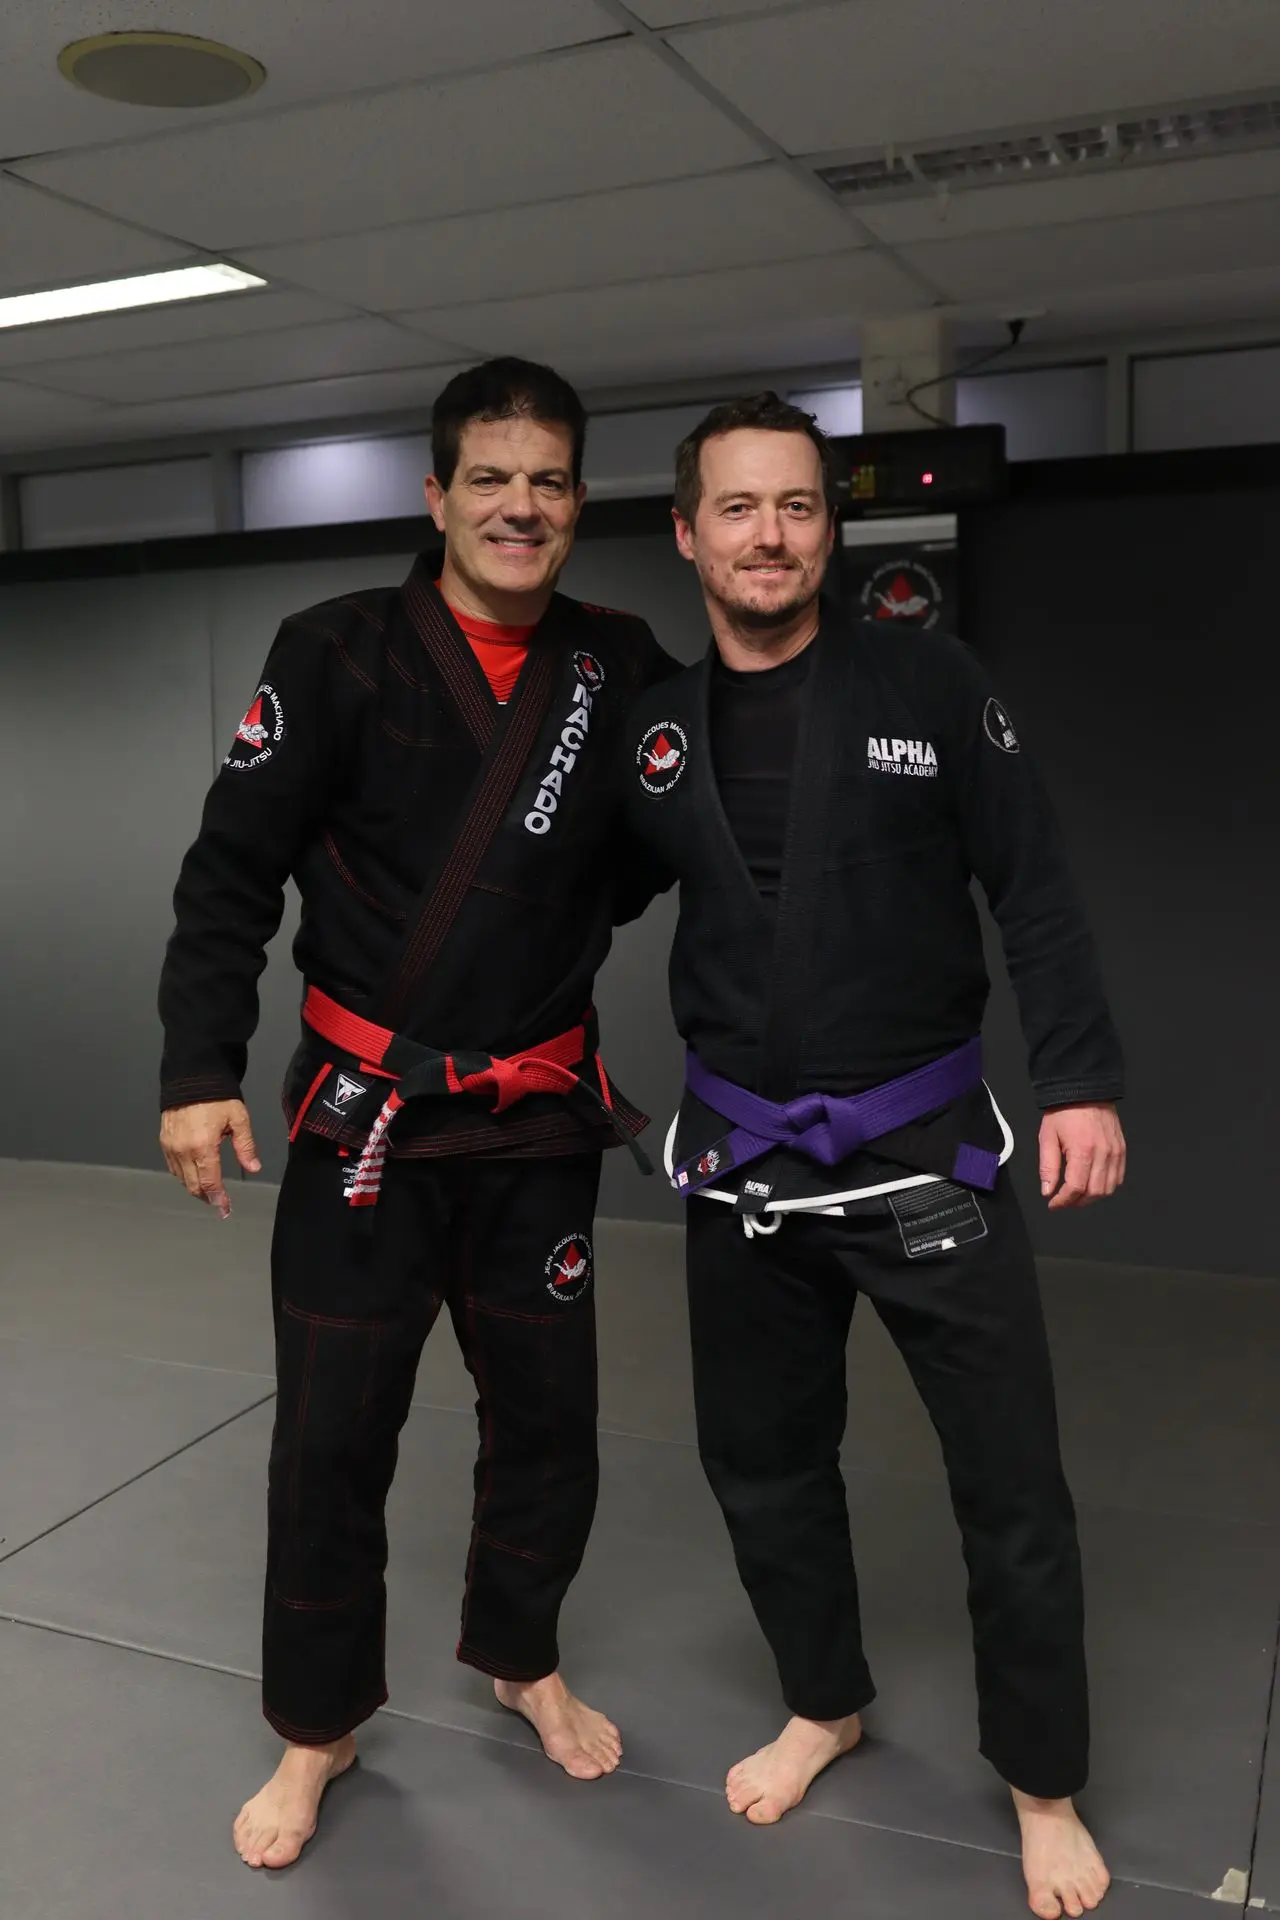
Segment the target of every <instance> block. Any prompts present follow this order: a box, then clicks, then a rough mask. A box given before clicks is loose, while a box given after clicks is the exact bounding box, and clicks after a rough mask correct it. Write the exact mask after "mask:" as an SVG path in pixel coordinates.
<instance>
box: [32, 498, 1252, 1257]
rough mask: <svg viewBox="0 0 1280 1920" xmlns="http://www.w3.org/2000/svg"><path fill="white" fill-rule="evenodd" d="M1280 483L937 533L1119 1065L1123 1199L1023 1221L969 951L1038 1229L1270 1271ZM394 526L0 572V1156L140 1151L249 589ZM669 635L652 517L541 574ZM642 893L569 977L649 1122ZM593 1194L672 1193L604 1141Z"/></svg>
mask: <svg viewBox="0 0 1280 1920" xmlns="http://www.w3.org/2000/svg"><path fill="white" fill-rule="evenodd" d="M1278 541H1280V499H1278V498H1277V497H1276V496H1272V495H1267V494H1261V493H1259V494H1253V495H1241V496H1238V497H1228V498H1222V497H1218V498H1209V499H1204V500H1200V499H1191V498H1178V497H1169V498H1166V499H1161V500H1124V501H1120V500H1117V501H1101V502H1096V503H1059V502H1054V503H1045V504H1042V505H1018V504H1011V505H1008V506H1004V507H1001V508H1000V509H998V510H992V511H991V512H988V513H985V514H981V515H974V516H970V518H969V521H968V522H967V524H966V526H965V530H964V536H963V547H964V553H965V562H964V567H965V580H964V591H965V596H966V604H967V622H966V624H967V628H968V632H969V637H970V638H971V639H972V640H973V641H974V642H975V644H977V645H978V646H979V647H980V649H981V650H983V651H984V652H985V653H986V654H987V655H988V657H989V659H990V661H991V663H992V665H993V667H994V669H995V671H996V675H997V679H998V681H999V684H1000V686H1001V688H1002V691H1003V693H1004V695H1005V697H1006V698H1007V699H1008V701H1009V702H1010V704H1011V706H1012V707H1013V710H1014V712H1015V714H1016V715H1017V717H1018V720H1019V723H1020V725H1022V727H1023V730H1024V731H1025V732H1026V733H1027V735H1028V736H1029V737H1030V738H1031V740H1032V741H1033V743H1034V745H1035V747H1036V749H1037V752H1038V755H1039V757H1040V759H1041V760H1042V761H1043V763H1044V765H1045V767H1046V770H1047V772H1048V775H1049V778H1050V781H1051V783H1052V785H1053V788H1054V791H1055V793H1056V795H1057V797H1058V802H1059V807H1060V811H1061V814H1062V817H1063V820H1064V824H1065V827H1066V831H1067V835H1068V839H1069V842H1070V845H1071V850H1072V853H1073V856H1074V859H1075V865H1076V868H1077V871H1078V875H1079V878H1080V881H1081V884H1082V887H1083V890H1084V893H1085V896H1086V900H1087V902H1088V906H1089V909H1090V911H1091V914H1092V917H1093V920H1094V923H1095V926H1096V928H1097V931H1098V936H1099V941H1100V945H1101V948H1102V954H1103V961H1104V966H1105V970H1106V973H1107V976H1108V981H1109V985H1110V988H1111V991H1112V994H1113V998H1114V1002H1115V1006H1116V1011H1117V1015H1118V1018H1119V1021H1120V1025H1121V1028H1122V1031H1123V1035H1124V1039H1125V1041H1126V1045H1127V1048H1128V1052H1129V1056H1130V1061H1131V1077H1132V1091H1131V1096H1130V1098H1129V1100H1128V1101H1127V1102H1126V1105H1125V1110H1124V1111H1125V1119H1126V1124H1127V1126H1128V1129H1129V1132H1130V1136H1131V1139H1132V1144H1133V1150H1134V1160H1133V1171H1132V1175H1131V1181H1130V1186H1129V1189H1128V1190H1127V1192H1126V1193H1125V1195H1124V1196H1122V1197H1121V1198H1120V1199H1119V1200H1117V1201H1115V1202H1113V1203H1111V1204H1109V1205H1108V1206H1106V1207H1103V1208H1097V1209H1094V1210H1092V1211H1090V1212H1088V1213H1085V1214H1083V1215H1076V1216H1070V1217H1065V1218H1064V1217H1061V1216H1059V1217H1054V1218H1047V1217H1046V1216H1045V1214H1044V1211H1043V1206H1042V1203H1041V1202H1040V1199H1039V1196H1038V1194H1037V1193H1036V1192H1035V1152H1034V1136H1035V1115H1034V1113H1033V1111H1032V1109H1031V1104H1030V1101H1029V1099H1028V1097H1027V1092H1026V1081H1025V1069H1024V1065H1023V1059H1022V1048H1021V1042H1020V1039H1019V1037H1018V1034H1017V1030H1016V1022H1015V1020H1014V1017H1013V1012H1012V1008H1011V1006H1010V1002H1009V995H1008V992H1007V988H1006V987H1005V986H1004V984H1003V979H1002V971H1001V969H1000V965H999V960H998V956H996V957H994V959H993V968H994V971H995V972H996V976H997V991H996V995H995V999H994V1003H993V1008H992V1015H991V1019H990V1022H989V1049H990V1058H991V1061H992V1077H993V1080H994V1083H995V1085H996V1086H997V1089H998V1091H999V1093H1000V1096H1001V1099H1002V1103H1003V1104H1005V1106H1006V1110H1007V1111H1008V1112H1009V1114H1010V1117H1011V1118H1012V1119H1013V1120H1014V1123H1015V1127H1016V1129H1017V1132H1018V1137H1019V1143H1020V1152H1019V1156H1018V1158H1017V1160H1016V1161H1015V1167H1016V1168H1017V1169H1018V1178H1019V1180H1020V1181H1021V1183H1022V1186H1023V1189H1024V1192H1025V1194H1026V1197H1027V1204H1028V1210H1029V1212H1030V1214H1031V1216H1032V1224H1033V1233H1034V1235H1035V1238H1036V1240H1037V1243H1038V1245H1039V1246H1040V1247H1041V1248H1042V1249H1044V1250H1048V1251H1053V1252H1058V1253H1071V1254H1080V1255H1088V1256H1091V1257H1095V1258H1100V1259H1115V1260H1128V1261H1136V1262H1139V1263H1147V1264H1153V1265H1170V1266H1181V1267H1199V1268H1208V1269H1218V1270H1222V1271H1236V1272H1256V1273H1268V1272H1271V1273H1274V1272H1275V1271H1276V1269H1277V1260H1276V1254H1275V1246H1274V1235H1273V1234H1272V1233H1271V1232H1270V1217H1269V1212H1268V1208H1269V1204H1270V1201H1269V1196H1270V1193H1271V1191H1272V1189H1273V1188H1274V1184H1275V1182H1274V1173H1273V1169H1272V1166H1271V1162H1270V1159H1269V1151H1270V1148H1271V1143H1272V1142H1274V1139H1275V1126H1274V1104H1275V1092H1274V1089H1275V1087H1276V1084H1277V1072H1276V1060H1275V1046H1276V1038H1275V1036H1276V1021H1275V1012H1274V1006H1275V991H1276V982H1277V980H1280V938H1278V934H1277V916H1276V890H1275V881H1274V868H1275V865H1276V860H1275V855H1276V852H1277V846H1278V844H1280V843H1278V838H1277V826H1278V825H1280V803H1278V801H1277V785H1276V767H1277V753H1276V748H1275V744H1274V737H1273V736H1274V729H1275V719H1274V715H1275V706H1276V701H1275V694H1276V691H1277V686H1276V666H1275V660H1276V648H1275V644H1274V637H1273V635H1274V617H1273V614H1272V601H1273V589H1272V584H1271V579H1270V568H1271V560H1270V558H1269V556H1271V555H1273V554H1274V553H1275V552H1276V550H1277V544H1278ZM407 565H408V560H407V557H406V556H391V557H388V558H386V559H374V560H354V561H346V560H343V561H335V562H333V563H329V564H320V563H315V564H307V565H299V566H271V567H259V568H247V567H246V568H240V569H234V570H227V571H217V572H209V573H205V574H199V573H188V574H173V575H169V576H161V577H153V578H150V579H122V580H100V581H86V582H72V583H68V584H59V585H39V586H6V587H0V767H2V768H3V781H4V790H3V796H2V798H3V809H2V813H0V817H2V818H3V822H4V824H3V828H2V829H0V834H2V836H3V837H2V838H0V863H2V871H0V899H2V900H3V903H4V927H5V939H4V948H3V961H2V962H0V968H2V983H0V1022H2V1023H3V1040H4V1049H3V1057H4V1061H5V1071H6V1083H7V1087H8V1088H9V1089H10V1090H11V1095H10V1097H9V1098H8V1099H6V1100H5V1101H4V1102H2V1103H0V1155H14V1156H19V1157H29V1158H47V1159H64V1160H76V1161H90V1162H106V1163H112V1164H117V1165H132V1166H141V1167H151V1166H156V1165H157V1164H158V1156H157V1153H156V1148H155V1144H154V1142H155V1127H156V1115H155V1111H154V1107H155V1098H154V1084H155V1063H156V1056H157V1049H158V1039H159V1036H158V1030H157V1023H156V1019H155V1013H154V997H155V982H156V974H157V970H158V967H159V962H160V956H161V952H162V949H163V945H164V941H165V938H166V936H167V933H168V930H169V924H170V894H171V889H172V885H173V880H174V876H175V874H176V871H177V867H178V863H179V861H180V859H181V856H182V852H183V850H184V848H185V847H186V845H187V843H188V841H189V840H190V838H191V836H192V834H193V832H194V830H195V826H196V822H197V819H198V816H199V810H200V804H201V801H202V798H203V795H204V792H205V789H206V787H207V784H208V782H209V779H210V778H211V776H212V773H213V771H214V768H215V766H216V764H217V760H218V757H219V756H220V754H221V752H222V750H223V748H224V746H225V742H226V741H227V739H228V738H229V737H230V734H231V732H232V730H233V729H234V726H235V724H236V721H237V720H238V719H239V717H240V714H241V713H242V712H243V709H244V706H245V703H246V701H247V699H248V697H249V695H250V693H251V692H252V689H253V687H254V685H255V684H256V681H257V677H258V674H259V670H260V667H261V664H262V660H263V658H264V656H265V654H266V651H267V648H268V646H269V644H270V640H271V637H272V634H273V631H274V628H275V625H276V622H277V620H278V619H279V618H280V616H281V615H282V614H283V613H285V612H287V611H289V610H290V609H293V608H296V607H299V606H302V605H306V604H307V603H309V602H311V601H314V600H316V599H320V598H323V597H325V596H327V595H329V594H332V593H334V592H337V591H342V590H348V589H350V588H352V587H355V586H359V585H364V584H369V583H371V582H378V581H384V580H394V579H396V578H398V577H400V576H401V575H402V574H403V572H404V571H405V570H406V569H407ZM566 586H567V587H568V588H569V590H570V591H573V592H576V593H579V594H581V595H582V596H583V597H584V598H587V599H595V600H601V601H604V602H606V603H609V604H614V605H621V606H627V607H633V608H635V609H636V610H637V611H639V612H641V613H643V614H645V615H646V616H647V617H648V618H649V619H650V620H651V621H652V622H653V624H654V626H655V628H656V630H657V631H658V633H659V634H660V636H661V637H662V638H663V640H664V641H665V642H666V644H667V645H668V646H669V647H670V648H671V649H672V650H673V651H675V652H677V653H680V654H682V655H683V656H684V657H685V658H690V659H691V658H694V657H695V656H696V655H697V653H698V652H700V650H701V648H702V645H703V636H704V632H705V627H704V622H703V615H702V610H701V606H700V603H699V600H698V597H697V593H696V588H695V585H694V582H693V580H692V576H691V573H690V571H689V569H688V568H686V567H685V566H684V565H683V563H682V562H680V561H679V560H678V558H677V557H676V555H675V553H674V550H673V548H672V547H671V545H670V544H669V542H668V541H667V540H666V539H665V538H644V539H625V540H621V539H620V540H589V541H584V542H583V543H582V545H581V546H580V547H579V549H578V552H577V554H576V555H575V558H574V561H573V563H572V568H571V572H570V574H569V576H568V578H567V579H566ZM672 910H673V906H672V902H671V901H670V900H667V901H662V902H659V903H658V904H657V906H656V907H655V908H654V909H653V910H652V911H651V912H650V914H649V915H647V916H646V918H645V920H644V921H642V922H641V923H640V924H639V925H638V926H636V927H632V928H628V929H624V930H623V932H622V934H621V935H620V936H619V939H618V942H617V945H616V947H615V951H614V954H613V956H612V957H611V959H610V961H609V963H608V966H607V968H606V970H605V973H604V976H603V978H602V981H601V985H600V993H599V1003H600V1008H601V1013H602V1017H603V1021H604V1030H605V1053H606V1058H607V1060H608V1063H609V1066H610V1069H611V1071H612V1072H613V1073H614V1074H615V1076H616V1077H617V1079H618V1080H619V1082H620V1083H621V1084H622V1085H623V1086H624V1087H625V1088H626V1089H627V1091H628V1093H630V1094H631V1095H632V1096H633V1097H634V1098H636V1099H637V1100H639V1101H640V1102H641V1104H642V1105H644V1106H645V1108H646V1110H647V1111H648V1112H650V1113H651V1114H652V1115H653V1116H654V1119H655V1122H656V1123H657V1124H655V1126H654V1128H653V1129H652V1130H651V1132H650V1135H649V1142H650V1145H651V1147H652V1148H653V1149H654V1150H655V1151H656V1150H657V1148H658V1147H659V1146H660V1142H661V1135H662V1131H663V1127H664V1125H665V1121H666V1117H667V1116H668V1115H669V1113H670V1111H671V1108H672V1105H673V1102H674V1100H675V1098H676V1095H677V1091H678V1087H679V1077H680V1048H679V1045H678V1043H677V1041H676V1038H675V1036H674V1034H673V1032H672V1030H671V1027H670V1023H669V1020H668V1016H667V1009H666V980H665V971H666V945H667V941H668V938H669V934H670V927H671V920H672ZM293 924H294V911H293V908H292V905H291V907H290V909H289V912H288V913H287V915H286V924H285V926H284V928H283V929H282V932H281V935H280V936H279V937H278V939H277V941H276V943H275V947H274V950H273V953H272V957H271V964H270V966H269V968H268V972H267V975H266V977H265V980H264V984H263V1017H262V1027H261V1031H260V1034H259V1039H258V1042H257V1044H256V1046H255V1048H254V1051H253V1056H252V1061H251V1067H250V1074H249V1079H248V1083H247V1087H246V1093H247V1096H248V1098H249V1101H250V1107H251V1111H252V1113H253V1115H254V1118H255V1122H256V1125H257V1129H258V1134H259V1142H260V1145H261V1147H262V1149H263V1157H264V1160H265V1162H266V1166H267V1171H268V1174H269V1175H278V1173H279V1170H280V1168H281V1166H282V1163H283V1130H282V1127H281V1124H280V1121H279V1117H278V1106H277V1089H278V1086H279V1080H280V1074H281V1070H282V1067H283V1064H284V1061H285V1059H286V1058H287V1056H288V1054H289V1052H290V1050H291V1048H292V1045H293V1041H294V1036H295V1033H296V1022H297V1012H296V1009H297V997H298V988H297V980H296V976H295V975H294V973H293V969H292V966H291V963H290V959H289V954H288V943H289V940H290V939H291V938H292V930H293ZM603 1206H604V1209H605V1210H606V1211H607V1212H609V1213H613V1214H621V1215H630V1216H633V1217H639V1218H657V1219H673V1218H676V1217H677V1208H676V1203H675V1201H674V1199H673V1198H672V1196H671V1195H670V1194H669V1192H668V1191H667V1190H666V1189H665V1186H664V1184H663V1183H662V1181H661V1180H660V1179H658V1180H652V1181H641V1180H640V1178H639V1177H638V1175H637V1174H636V1173H635V1171H634V1169H633V1168H632V1166H631V1164H630V1160H629V1157H628V1156H625V1155H622V1154H614V1155H610V1156H609V1162H608V1171H607V1175H606V1183H605V1189H604V1196H603Z"/></svg>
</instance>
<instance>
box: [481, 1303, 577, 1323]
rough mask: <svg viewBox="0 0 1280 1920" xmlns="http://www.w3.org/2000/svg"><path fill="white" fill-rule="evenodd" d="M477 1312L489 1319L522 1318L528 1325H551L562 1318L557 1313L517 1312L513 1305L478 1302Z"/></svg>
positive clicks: (561, 1315)
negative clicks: (493, 1304) (489, 1304)
mask: <svg viewBox="0 0 1280 1920" xmlns="http://www.w3.org/2000/svg"><path fill="white" fill-rule="evenodd" d="M476 1312H477V1313H484V1314H487V1315H488V1316H489V1318H490V1319H491V1320H522V1321H524V1323H525V1325H526V1326H530V1327H553V1326H555V1325H556V1324H557V1323H558V1322H559V1321H560V1320H562V1319H563V1318H564V1316H563V1314H559V1313H517V1312H516V1310H515V1308H514V1307H488V1306H484V1305H481V1304H478V1305H477V1307H476Z"/></svg>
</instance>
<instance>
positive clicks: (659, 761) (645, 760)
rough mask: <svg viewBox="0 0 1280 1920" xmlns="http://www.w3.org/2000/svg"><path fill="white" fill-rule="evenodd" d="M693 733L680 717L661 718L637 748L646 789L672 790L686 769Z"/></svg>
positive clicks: (641, 780)
mask: <svg viewBox="0 0 1280 1920" xmlns="http://www.w3.org/2000/svg"><path fill="white" fill-rule="evenodd" d="M688 756H689V736H688V734H687V733H686V732H685V730H684V728H683V727H682V726H681V725H680V723H679V721H677V720H659V721H658V722H657V724H656V725H655V726H652V727H650V729H649V731H648V733H646V734H645V736H644V738H643V740H642V741H641V742H640V745H639V746H638V747H637V748H636V765H637V766H638V767H639V769H640V785H641V786H642V787H643V788H644V790H645V792H646V793H670V791H671V789H672V787H674V785H675V784H676V781H677V780H678V779H679V778H680V776H681V774H682V773H683V772H684V769H685V762H686V760H687V759H688Z"/></svg>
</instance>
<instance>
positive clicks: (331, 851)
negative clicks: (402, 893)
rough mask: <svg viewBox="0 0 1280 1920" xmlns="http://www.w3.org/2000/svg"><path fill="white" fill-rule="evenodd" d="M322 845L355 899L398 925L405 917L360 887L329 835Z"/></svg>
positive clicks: (327, 834) (328, 834) (325, 837)
mask: <svg viewBox="0 0 1280 1920" xmlns="http://www.w3.org/2000/svg"><path fill="white" fill-rule="evenodd" d="M324 844H325V851H326V852H327V853H328V855H329V858H330V860H331V861H332V862H333V865H334V867H335V868H336V870H337V873H338V878H339V879H340V880H344V881H345V882H346V884H347V886H349V887H350V889H351V891H352V893H354V894H355V895H356V896H357V898H359V899H361V900H363V901H364V903H365V905H366V907H372V908H373V911H374V912H375V913H380V914H381V915H382V916H383V918H384V919H386V920H394V921H395V922H396V923H397V924H399V922H400V921H402V920H403V919H404V917H405V916H404V915H403V913H398V912H397V911H396V909H395V908H394V907H389V906H387V905H386V903H385V902H384V901H382V900H378V899H375V897H374V895H373V894H371V893H369V892H367V891H366V889H365V888H364V887H362V886H361V885H360V882H359V881H358V880H357V879H356V877H355V875H354V874H353V873H352V871H351V869H350V867H349V866H348V865H347V863H346V861H345V860H344V859H343V857H342V855H341V854H340V853H339V852H338V848H337V843H336V842H335V840H334V837H333V835H332V834H331V833H326V834H325V836H324Z"/></svg>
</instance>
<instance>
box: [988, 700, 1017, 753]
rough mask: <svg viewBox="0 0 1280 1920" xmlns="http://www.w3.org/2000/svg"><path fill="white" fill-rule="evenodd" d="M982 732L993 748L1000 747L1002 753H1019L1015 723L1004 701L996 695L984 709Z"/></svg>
mask: <svg viewBox="0 0 1280 1920" xmlns="http://www.w3.org/2000/svg"><path fill="white" fill-rule="evenodd" d="M982 730H983V732H984V733H985V734H986V736H987V738H988V740H989V741H990V742H991V744H992V746H993V747H999V749H1000V751H1001V753H1017V751H1018V736H1017V734H1016V733H1015V732H1014V730H1013V722H1012V720H1011V719H1010V718H1009V715H1008V712H1007V710H1006V708H1005V706H1004V704H1003V702H1002V701H999V700H997V699H996V698H995V697H994V695H993V696H992V698H991V699H990V700H988V702H987V704H986V706H985V707H984V708H983V709H982Z"/></svg>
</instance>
